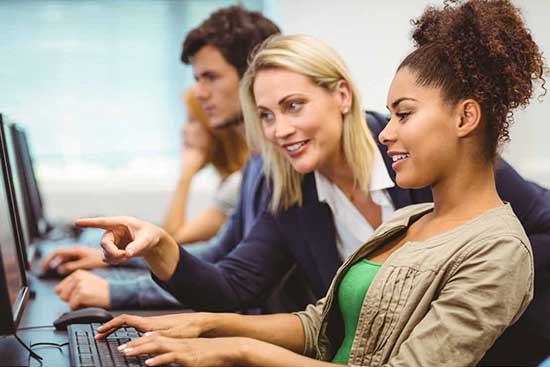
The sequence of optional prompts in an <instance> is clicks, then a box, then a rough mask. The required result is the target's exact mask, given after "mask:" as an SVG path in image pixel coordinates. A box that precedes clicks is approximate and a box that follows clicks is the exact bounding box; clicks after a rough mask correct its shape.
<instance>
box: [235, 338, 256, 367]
mask: <svg viewBox="0 0 550 367" xmlns="http://www.w3.org/2000/svg"><path fill="white" fill-rule="evenodd" d="M232 339H234V340H235V345H236V348H235V349H234V353H233V354H232V355H231V361H230V362H231V364H232V365H237V366H249V365H252V364H253V363H252V361H254V359H255V358H254V356H253V354H254V353H255V352H256V353H257V352H258V350H259V349H260V348H261V346H260V345H259V344H261V343H262V342H260V341H259V340H256V339H252V338H245V337H234V338H232Z"/></svg>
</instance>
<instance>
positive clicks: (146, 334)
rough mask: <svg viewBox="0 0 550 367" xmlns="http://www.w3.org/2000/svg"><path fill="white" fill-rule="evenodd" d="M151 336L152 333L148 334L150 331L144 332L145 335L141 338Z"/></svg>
mask: <svg viewBox="0 0 550 367" xmlns="http://www.w3.org/2000/svg"><path fill="white" fill-rule="evenodd" d="M151 335H153V333H152V332H150V331H148V332H146V333H145V334H143V336H151Z"/></svg>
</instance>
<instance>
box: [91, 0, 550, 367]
mask: <svg viewBox="0 0 550 367" xmlns="http://www.w3.org/2000/svg"><path fill="white" fill-rule="evenodd" d="M481 19H482V20H483V21H481ZM413 38H414V39H415V41H416V46H417V47H416V49H415V51H413V52H412V53H411V54H410V55H409V56H407V57H406V58H405V60H404V61H403V62H402V63H401V65H400V66H399V68H398V70H397V72H396V75H395V77H394V80H393V82H392V84H391V87H390V90H389V93H388V99H387V101H388V109H389V111H390V113H391V119H390V121H389V123H388V125H387V126H386V128H385V129H384V130H383V131H382V132H381V133H380V135H379V140H380V141H381V142H382V143H383V144H385V145H386V146H387V147H388V155H389V156H390V157H391V158H392V160H393V165H392V168H393V169H394V170H395V172H396V181H397V184H398V185H399V186H401V187H405V188H422V187H427V186H428V187H430V188H431V190H432V194H433V199H434V202H433V203H429V204H418V205H412V206H408V207H405V208H402V209H400V210H398V211H396V212H395V213H394V214H393V215H392V216H391V217H390V218H389V219H388V220H386V221H384V223H382V224H381V225H380V226H379V227H378V228H377V229H376V230H375V232H374V234H373V236H372V237H371V239H370V240H368V241H367V242H366V243H365V244H363V245H362V246H361V247H359V249H357V250H356V251H355V252H353V254H351V256H350V257H349V258H348V259H347V260H346V261H345V263H344V264H343V265H342V267H341V268H340V269H339V271H338V272H337V274H336V276H335V278H334V279H333V282H332V285H331V286H330V289H329V291H328V293H327V295H326V297H324V298H323V299H321V300H320V301H319V302H318V303H317V304H316V305H311V306H309V307H308V308H307V309H306V310H305V311H304V312H300V313H297V314H278V315H266V316H244V315H236V314H208V313H197V314H193V315H177V316H173V315H170V316H162V317H156V318H152V319H151V320H150V321H151V322H154V323H157V324H161V323H163V322H165V321H163V320H169V321H170V323H171V325H177V326H176V327H174V328H171V329H167V330H159V331H154V332H151V333H149V334H147V335H146V336H145V337H143V338H140V339H138V340H135V341H131V342H129V343H127V344H126V345H123V346H121V348H120V349H121V351H122V352H123V353H124V354H126V355H128V356H134V355H139V354H145V353H153V354H156V355H157V356H155V357H153V358H151V359H149V360H148V361H147V364H148V365H151V366H155V365H160V364H163V363H168V362H176V363H180V364H182V365H193V366H210V365H251V366H256V365H257V366H264V365H269V366H274V365H278V366H302V365H308V366H309V365H311V366H325V365H327V366H328V365H332V364H349V365H353V366H380V365H386V366H390V365H415V366H439V365H449V366H469V365H473V364H476V363H477V362H478V361H479V360H481V358H482V357H483V355H484V354H485V352H486V351H487V350H488V349H489V348H490V347H491V345H492V344H493V343H494V342H495V340H496V339H497V338H498V337H499V335H501V334H502V333H503V332H504V330H505V329H506V328H507V327H508V326H509V325H511V324H513V323H514V322H515V321H516V320H518V318H519V317H520V316H521V314H522V313H523V312H524V311H525V309H526V307H527V305H528V304H529V302H530V300H531V299H532V297H533V275H534V274H533V256H532V251H531V247H530V243H529V240H528V238H527V236H526V234H525V232H524V230H523V228H522V226H521V223H520V222H519V220H518V218H517V217H516V216H515V214H514V212H513V211H512V208H511V206H510V205H509V203H506V202H503V201H502V200H501V198H500V197H499V194H498V193H497V190H496V185H495V173H494V172H495V157H496V153H497V148H498V146H499V143H500V142H502V141H506V140H507V139H508V125H509V123H510V122H511V118H512V110H513V109H515V108H517V107H520V106H525V105H527V104H528V101H529V99H530V97H531V95H532V94H533V89H534V86H533V81H534V80H535V79H540V80H543V79H542V75H543V62H542V57H541V54H540V51H539V49H538V47H537V45H536V44H535V43H534V41H533V40H532V38H531V36H530V35H529V33H528V31H527V30H526V28H525V25H524V24H523V21H522V20H521V16H520V14H519V12H518V10H517V9H515V8H514V7H513V6H512V5H511V4H510V3H509V1H497V0H494V1H486V0H471V1H467V2H464V3H459V4H457V5H456V6H452V5H449V6H446V7H445V8H444V9H443V10H438V9H435V8H429V9H428V10H427V11H426V12H425V13H424V14H423V16H422V17H421V18H420V19H419V20H417V21H416V30H415V32H414V35H413ZM291 40H292V37H288V36H287V37H285V36H278V37H275V38H273V39H271V40H269V41H267V42H266V43H265V44H264V46H263V48H260V50H259V51H258V53H257V54H256V56H255V57H254V58H253V59H252V61H251V64H250V67H249V69H248V71H247V73H246V75H245V77H244V78H243V91H245V92H246V88H247V87H248V86H250V87H251V89H252V92H253V94H254V97H255V102H256V108H257V110H258V111H257V112H256V115H257V116H256V119H258V118H259V120H260V123H261V129H262V130H263V134H264V135H263V136H264V137H265V138H266V139H267V140H268V141H269V142H270V143H272V144H273V145H274V146H275V145H278V147H277V148H276V149H279V150H283V149H284V150H285V152H286V154H287V155H288V157H287V158H286V159H287V160H288V161H289V162H290V164H291V165H292V167H293V168H294V169H295V170H296V171H298V172H302V171H303V172H306V171H309V170H311V167H313V166H315V163H316V162H324V163H325V165H323V166H318V167H315V169H316V170H319V171H322V172H323V174H326V176H330V175H331V173H332V174H336V176H334V177H337V176H338V175H337V174H338V172H335V171H331V170H330V168H337V167H338V164H337V163H338V159H339V158H341V155H340V154H338V152H337V151H335V152H333V153H334V154H328V155H327V154H326V153H327V151H326V149H323V148H322V147H323V146H324V145H323V144H325V145H326V144H331V142H332V140H331V139H332V138H331V136H332V135H331V134H328V133H327V134H324V133H323V134H316V135H315V137H316V138H318V139H317V140H316V139H307V138H304V139H301V140H296V141H291V142H289V143H288V144H282V142H284V141H285V139H286V137H288V136H291V135H293V131H295V130H296V131H299V132H301V133H304V136H305V132H308V131H309V132H311V131H314V130H318V131H320V130H319V129H326V128H327V127H326V126H322V127H320V126H319V125H318V123H317V122H316V120H315V119H304V118H300V119H299V118H298V116H300V111H302V109H304V110H305V109H306V107H304V106H306V105H307V104H308V103H312V104H313V103H318V102H320V101H321V102H323V103H321V105H319V106H317V108H318V109H319V110H322V111H325V110H324V109H327V108H328V109H327V110H326V111H325V112H326V114H327V116H329V114H330V116H332V115H334V114H335V113H336V114H340V113H341V114H342V115H346V114H348V113H349V112H350V111H349V107H350V106H352V108H353V106H354V104H353V103H351V102H350V101H351V100H352V99H353V97H354V96H353V93H351V92H350V91H351V90H353V88H352V87H350V85H349V84H347V83H346V82H341V81H337V82H336V83H335V85H333V86H332V88H329V87H327V88H325V89H323V88H321V87H319V86H315V85H314V87H316V88H318V90H315V93H317V95H316V97H315V98H313V100H310V99H308V97H307V96H305V97H304V95H303V94H304V93H302V92H301V89H300V88H297V91H294V92H293V93H291V94H290V95H288V96H286V97H285V98H283V99H281V100H278V99H276V98H271V97H269V96H270V93H273V91H274V90H276V87H277V84H276V83H275V82H276V81H277V80H278V81H279V83H280V84H285V85H290V83H289V81H290V80H294V81H295V80H297V79H296V78H298V76H303V77H304V78H305V79H304V80H303V82H304V83H305V84H304V87H303V88H306V87H305V85H307V83H306V82H307V80H308V78H307V75H305V76H304V75H302V74H300V73H297V72H293V71H290V70H285V68H276V67H273V66H272V65H269V64H266V65H259V63H260V61H258V60H261V56H260V55H264V56H265V54H268V53H270V52H274V53H275V52H283V51H281V50H282V49H283V48H281V47H279V48H276V47H272V45H273V44H277V43H278V42H279V43H281V42H290V41H291ZM302 50H303V53H306V54H307V51H309V49H308V48H307V47H305V46H304V48H303V49H302ZM283 53H284V52H283ZM308 56H311V57H309V58H310V59H313V60H317V59H316V57H315V55H309V54H308ZM256 66H258V68H257V69H256ZM322 66H323V65H320V66H319V67H320V68H321V67H322ZM285 78H286V79H285ZM283 80H284V81H286V83H283V82H282V81H283ZM247 81H248V82H250V84H248V83H247ZM322 82H323V81H321V82H320V83H321V84H320V85H321V86H324V84H322ZM326 83H331V81H326ZM298 84H299V83H293V84H292V87H296V86H297V85H298ZM312 84H313V83H312ZM300 85H301V84H300ZM245 92H243V95H245ZM312 93H314V92H312ZM243 101H244V102H243V104H244V105H245V108H244V112H245V121H246V123H247V129H248V128H249V127H250V126H251V125H250V121H254V118H253V117H250V113H248V112H247V108H246V105H247V102H246V95H245V96H244V98H243ZM333 102H335V103H333ZM248 104H249V103H248ZM355 106H356V104H355ZM249 107H250V106H249ZM333 107H337V109H336V110H335V111H333V110H332V109H333ZM331 108H332V109H331ZM248 109H249V112H250V110H251V108H248ZM353 112H356V111H353ZM323 116H325V115H324V114H321V116H317V115H316V117H317V118H323ZM294 120H295V122H293V121H294ZM298 121H299V123H298ZM347 122H349V121H348V120H345V119H344V125H345V124H346V123H347ZM327 126H332V125H327ZM249 131H250V130H247V133H248V132H249ZM343 134H345V133H343ZM256 135H257V134H256ZM321 138H323V139H321ZM344 138H345V137H344ZM353 138H354V137H353V136H348V137H347V139H353ZM262 146H263V145H262ZM266 149H267V148H266ZM345 149H346V148H345V147H344V153H345V154H346V155H353V154H354V153H357V152H356V151H350V152H347V151H345ZM308 152H309V153H308ZM329 153H330V152H329ZM321 155H323V156H321ZM331 158H332V159H331ZM363 158H364V157H363ZM358 159H359V158H358ZM350 160H351V161H353V159H351V158H350ZM266 162H267V163H266V164H267V165H268V166H269V165H272V166H273V165H277V164H281V165H282V164H283V163H282V161H280V162H277V161H271V162H270V161H268V160H266ZM331 164H332V165H331ZM289 172H290V171H289ZM272 179H273V185H274V196H273V201H272V206H276V207H277V208H281V207H282V208H285V207H287V206H289V205H292V204H294V202H293V201H292V200H295V199H296V197H298V196H297V195H294V199H292V198H291V199H292V200H291V202H290V203H289V202H287V201H285V200H286V199H287V198H288V196H287V192H286V191H285V190H280V191H279V192H278V191H277V187H276V185H277V183H278V182H279V183H280V182H284V183H286V184H289V182H291V181H292V176H291V173H289V175H287V176H284V175H281V176H280V177H278V178H277V177H272ZM359 184H361V185H362V184H363V182H359ZM289 185H290V184H289ZM365 185H366V184H365ZM291 187H297V182H294V186H292V185H291ZM352 193H353V191H352ZM349 200H350V201H354V199H353V198H352V197H350V198H349ZM278 204H279V205H278ZM277 208H272V209H277ZM337 215H338V213H335V216H337ZM371 219H372V218H371ZM103 221H105V220H103ZM100 222H101V220H96V221H95V222H94V220H88V221H83V222H82V223H81V224H88V225H89V224H94V223H95V224H94V225H98V224H100ZM122 227H123V226H122V225H116V224H113V225H110V226H109V228H108V229H109V230H110V232H109V233H110V234H109V236H110V237H109V238H110V239H111V242H110V243H109V244H106V245H105V246H106V247H107V248H108V249H112V254H113V256H115V255H116V254H117V253H116V251H115V248H114V247H115V244H118V243H122V244H124V243H128V242H129V241H131V240H133V238H127V237H128V233H127V231H126V230H124V228H122ZM140 230H142V229H140ZM144 231H145V230H144ZM144 233H145V232H144ZM138 238H139V239H138ZM147 241H148V242H150V243H153V242H154V243H159V242H160V241H161V240H160V239H158V238H157V239H153V240H151V239H150V238H146V236H143V235H140V234H139V233H136V240H135V241H134V242H133V243H134V244H135V245H136V246H135V247H134V248H138V247H139V246H138V245H143V243H145V242H147ZM136 242H139V243H136ZM172 247H173V246H172ZM108 249H106V250H108ZM165 249H166V247H162V246H158V247H151V249H150V251H147V252H145V253H144V256H145V257H146V260H147V259H149V260H150V259H152V258H153V257H155V256H157V257H159V256H161V255H160V252H162V251H164V250H165ZM116 250H118V251H119V252H124V251H121V250H119V249H116ZM126 252H131V250H128V251H126ZM131 255H132V253H130V254H125V256H131ZM155 270H156V274H157V273H158V274H157V275H158V276H159V278H160V277H162V276H165V274H164V273H163V271H164V272H165V273H166V272H168V271H167V270H166V269H164V270H163V269H161V267H159V268H158V269H153V271H154V272H155ZM134 321H135V320H133V319H130V318H128V317H122V318H117V319H115V320H113V321H111V322H108V323H106V324H105V325H104V326H103V327H101V328H100V329H99V330H98V331H99V332H100V333H101V334H100V335H99V336H98V337H99V338H101V337H103V336H104V335H105V334H107V333H109V332H111V331H112V329H113V328H116V327H119V326H120V325H121V324H124V323H127V324H130V325H134V324H137V323H136V322H134ZM199 336H200V337H207V338H196V337H199Z"/></svg>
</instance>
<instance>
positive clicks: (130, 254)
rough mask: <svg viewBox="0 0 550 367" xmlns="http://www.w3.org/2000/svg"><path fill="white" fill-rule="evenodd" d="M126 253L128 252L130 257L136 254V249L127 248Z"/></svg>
mask: <svg viewBox="0 0 550 367" xmlns="http://www.w3.org/2000/svg"><path fill="white" fill-rule="evenodd" d="M126 253H127V254H128V256H130V257H132V256H134V251H132V250H126Z"/></svg>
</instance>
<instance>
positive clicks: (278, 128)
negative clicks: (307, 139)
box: [275, 117, 296, 140]
mask: <svg viewBox="0 0 550 367" xmlns="http://www.w3.org/2000/svg"><path fill="white" fill-rule="evenodd" d="M295 132H296V128H295V127H294V126H293V125H292V123H290V121H288V119H287V118H285V117H279V118H278V119H276V121H275V138H277V139H281V140H282V139H286V138H288V137H289V136H292V134H294V133H295Z"/></svg>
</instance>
